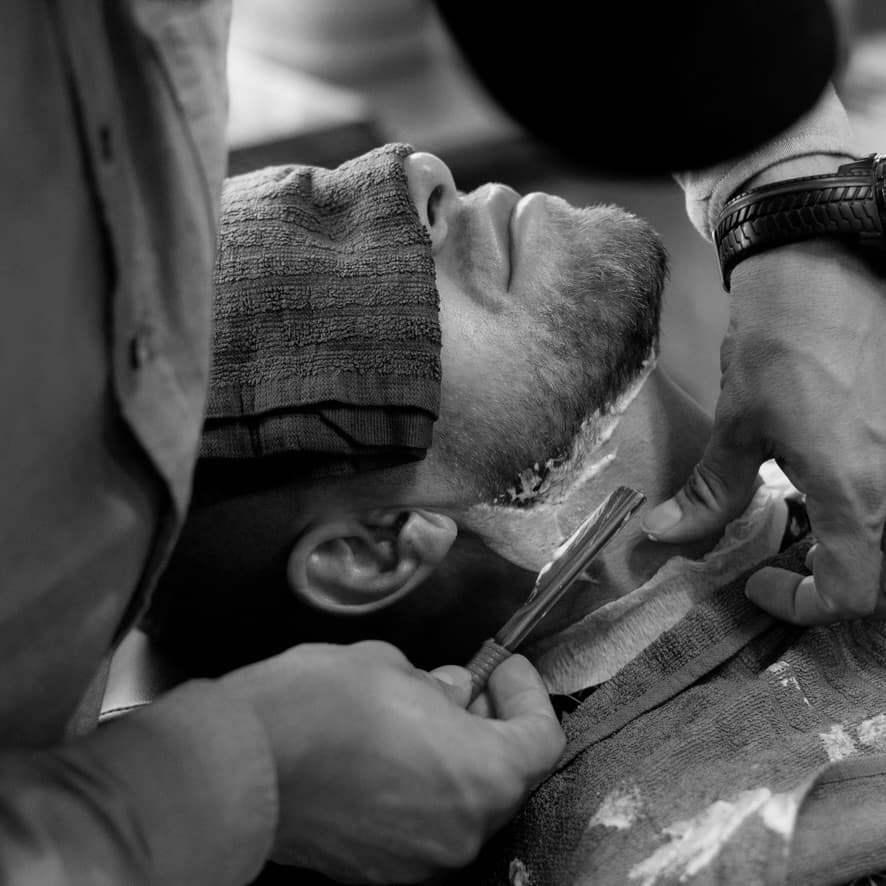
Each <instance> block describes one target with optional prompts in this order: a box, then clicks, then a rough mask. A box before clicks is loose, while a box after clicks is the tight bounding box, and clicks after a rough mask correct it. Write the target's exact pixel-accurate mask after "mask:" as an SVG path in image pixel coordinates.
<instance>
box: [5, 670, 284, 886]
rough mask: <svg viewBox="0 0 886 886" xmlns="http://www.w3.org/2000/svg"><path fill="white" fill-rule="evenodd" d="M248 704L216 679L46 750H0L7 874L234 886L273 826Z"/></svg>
mask: <svg viewBox="0 0 886 886" xmlns="http://www.w3.org/2000/svg"><path fill="white" fill-rule="evenodd" d="M276 790H277V789H276V776H275V773H274V764H273V760H272V758H271V755H270V750H269V748H268V745H267V738H266V736H265V734H264V729H263V727H262V726H261V724H260V723H259V722H258V720H256V719H255V716H254V714H253V713H252V711H251V710H250V709H248V708H247V707H246V706H244V705H243V704H242V703H240V702H238V701H236V700H235V699H233V698H232V697H230V696H229V695H228V694H227V693H226V692H225V690H224V689H223V688H222V687H220V686H218V685H216V684H211V683H209V682H195V683H189V684H185V685H184V686H183V687H181V688H180V689H177V690H175V691H174V692H172V693H170V694H169V695H168V696H166V697H165V698H163V699H161V700H160V701H158V702H157V703H155V704H154V705H152V706H150V707H149V708H146V709H144V710H143V711H139V712H136V713H133V714H130V715H127V716H125V717H123V718H120V719H118V720H117V721H114V722H112V723H109V724H107V725H106V726H102V727H100V728H99V729H98V731H97V732H95V733H93V734H92V735H90V736H88V737H85V738H83V739H79V740H77V741H75V742H72V743H71V744H69V745H65V746H62V747H59V748H55V749H52V750H49V751H26V752H18V751H17V752H9V753H2V754H0V882H3V883H7V882H9V883H15V884H16V886H80V884H84V886H85V884H89V886H95V884H109V886H110V884H115V886H116V884H122V883H127V884H128V883H133V884H136V883H138V884H143V883H144V884H157V886H177V884H182V886H185V884H187V886H235V884H244V883H247V882H249V881H250V880H251V879H252V878H254V877H255V876H256V875H257V873H258V871H259V870H260V868H261V866H262V864H263V862H264V859H265V857H266V856H267V854H268V852H269V851H270V846H271V841H272V839H273V835H274V831H275V828H276V818H277V793H276Z"/></svg>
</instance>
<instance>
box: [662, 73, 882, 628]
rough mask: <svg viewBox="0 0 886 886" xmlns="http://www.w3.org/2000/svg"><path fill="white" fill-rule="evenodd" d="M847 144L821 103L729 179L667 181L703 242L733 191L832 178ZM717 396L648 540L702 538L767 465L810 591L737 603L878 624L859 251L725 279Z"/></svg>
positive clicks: (779, 252)
mask: <svg viewBox="0 0 886 886" xmlns="http://www.w3.org/2000/svg"><path fill="white" fill-rule="evenodd" d="M852 141H853V139H852V133H851V129H850V127H849V122H848V120H847V118H846V115H845V112H844V111H843V109H842V106H841V105H840V103H839V100H838V99H837V97H836V96H835V95H834V93H833V90H831V89H830V88H829V89H828V90H827V91H826V93H825V94H824V96H823V97H822V99H821V101H820V102H819V104H818V106H817V107H816V108H815V109H814V111H813V112H812V113H811V114H809V115H807V116H806V117H804V118H803V120H801V121H799V122H798V124H796V125H795V126H794V127H793V128H792V129H790V130H788V131H787V132H786V133H785V134H784V135H783V136H781V137H779V138H778V139H775V140H774V141H773V142H771V143H770V144H768V145H766V146H764V147H763V148H761V149H760V150H758V151H756V152H755V153H754V154H752V155H750V156H748V157H746V158H743V159H742V160H740V161H738V162H736V163H735V164H731V165H730V164H724V165H721V166H719V167H717V168H716V169H713V170H705V171H703V172H700V173H687V174H684V175H681V176H678V180H679V181H680V183H681V184H682V185H683V187H684V189H685V190H686V196H687V209H688V211H689V216H690V218H691V219H692V221H693V223H694V224H695V226H696V227H697V228H698V229H699V231H700V232H701V233H702V234H703V235H704V236H705V237H707V238H708V239H710V238H711V232H712V229H713V227H714V225H715V224H716V220H717V218H718V216H719V213H720V210H721V209H722V207H723V205H724V203H725V202H726V201H727V200H728V199H729V198H730V197H731V196H732V194H733V193H734V192H735V191H737V190H740V189H741V190H745V189H747V188H755V187H758V186H761V185H766V184H769V183H772V182H777V181H783V180H786V179H793V178H797V177H800V176H806V175H818V174H822V173H833V172H834V171H835V170H836V168H837V167H838V166H839V165H840V164H841V163H843V162H846V161H847V160H848V159H851V158H852V155H853V147H852ZM729 297H730V322H729V328H728V331H727V334H726V337H725V339H724V341H723V344H722V348H721V367H722V373H723V374H722V379H721V393H720V397H719V400H718V403H717V409H716V415H715V423H714V428H713V432H712V437H711V440H710V442H709V445H708V447H707V450H706V452H705V455H704V457H703V459H702V461H701V462H700V463H699V465H698V466H697V467H696V469H695V470H694V472H693V474H692V476H691V477H690V478H689V480H688V482H687V483H686V485H685V486H684V487H683V489H681V490H680V491H679V492H678V493H677V495H676V496H675V497H674V498H673V499H671V500H670V501H668V502H666V503H663V504H662V505H660V506H659V507H658V508H656V509H655V510H653V511H651V512H650V513H649V514H648V515H647V517H646V521H645V528H646V529H647V531H649V532H650V534H651V535H653V536H654V537H655V538H657V539H659V540H662V541H678V540H685V539H688V538H693V537H695V536H700V535H704V534H706V533H709V532H712V531H714V530H716V529H718V528H720V527H722V526H723V525H725V523H726V522H727V521H728V520H730V519H731V518H732V517H734V516H735V515H736V514H737V513H739V512H740V511H741V510H742V508H743V507H744V506H745V504H746V502H747V500H748V498H749V496H750V494H751V491H752V483H753V481H754V478H755V476H756V472H757V468H758V467H759V465H760V463H761V462H762V461H763V460H765V459H767V458H770V457H775V458H777V459H778V461H779V464H780V465H781V467H782V468H783V469H784V471H785V473H786V474H787V475H788V477H789V478H790V479H791V481H792V482H793V483H794V484H795V485H796V486H797V487H798V488H799V489H800V490H801V491H802V492H804V493H806V495H807V508H808V510H809V514H810V519H811V522H812V530H813V533H814V534H815V536H816V537H817V538H818V541H819V544H818V546H817V548H816V549H815V553H814V555H813V557H812V558H811V559H812V564H811V565H812V566H813V569H814V576H812V577H808V578H801V577H800V576H799V575H795V574H793V573H789V572H785V571H782V570H773V569H767V570H763V571H761V572H759V573H758V574H757V575H755V576H754V577H753V578H752V579H751V580H750V581H749V583H748V586H747V593H748V596H749V597H750V598H751V599H752V600H754V602H756V603H757V604H758V605H760V606H761V607H762V608H764V609H766V610H768V611H769V612H771V613H773V614H774V615H776V616H777V617H780V618H783V619H786V620H788V621H792V622H796V623H800V624H817V623H824V622H830V621H836V620H840V619H845V618H853V617H858V616H867V615H872V614H874V615H879V616H882V615H883V614H884V613H886V609H884V606H883V602H882V595H881V592H880V588H881V577H880V576H881V560H882V554H881V538H882V533H883V526H884V519H886V400H884V399H883V396H882V383H883V379H884V378H886V280H884V278H883V277H882V276H881V274H880V273H878V272H877V271H876V270H875V269H873V268H872V266H871V264H870V263H869V262H867V261H866V260H865V259H864V258H863V257H862V256H861V255H860V253H859V250H858V248H857V247H851V246H847V245H845V244H844V243H841V242H840V241H838V240H835V239H831V238H824V237H817V238H815V239H811V240H807V241H805V242H801V243H794V244H790V245H782V246H779V247H777V248H774V249H769V250H766V251H763V252H761V253H759V254H757V255H753V256H750V257H748V258H746V259H744V260H743V261H740V262H739V263H738V264H737V265H736V267H735V268H734V270H733V271H732V276H731V286H730V296H729Z"/></svg>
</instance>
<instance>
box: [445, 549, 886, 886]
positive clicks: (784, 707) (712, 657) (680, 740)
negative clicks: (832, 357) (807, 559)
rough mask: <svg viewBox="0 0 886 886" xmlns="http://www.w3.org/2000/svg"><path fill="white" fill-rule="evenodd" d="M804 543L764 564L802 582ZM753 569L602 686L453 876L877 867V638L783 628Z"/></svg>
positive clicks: (883, 748) (723, 873)
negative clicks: (761, 595) (752, 594)
mask: <svg viewBox="0 0 886 886" xmlns="http://www.w3.org/2000/svg"><path fill="white" fill-rule="evenodd" d="M808 547H809V541H806V542H804V543H801V544H799V545H796V546H795V547H793V548H790V549H788V550H787V551H786V552H785V553H784V554H782V555H779V556H778V557H777V558H776V559H775V560H774V563H775V564H776V565H780V566H783V567H786V568H792V569H795V570H797V571H803V558H804V555H805V553H806V551H807V550H808ZM746 578H747V576H743V577H742V579H740V580H739V581H737V582H736V583H734V584H732V585H729V586H727V587H725V588H724V589H723V590H722V591H721V592H720V593H719V594H718V595H716V596H715V597H713V598H711V599H709V600H706V601H704V602H703V603H701V604H700V605H699V606H698V607H696V608H695V609H694V610H693V611H692V612H691V613H690V614H689V615H687V616H686V618H685V619H684V620H683V621H682V622H681V623H680V624H678V625H677V626H675V627H674V628H672V629H671V630H670V631H668V632H666V633H665V634H664V635H662V637H660V638H659V639H658V640H657V641H656V642H655V643H653V644H652V645H651V646H650V647H649V648H648V649H647V650H646V651H645V652H644V653H642V654H641V655H640V656H639V657H638V658H637V659H635V660H634V661H633V662H631V663H630V664H629V665H627V666H626V667H625V668H624V669H622V670H621V671H620V672H619V673H618V674H616V675H615V676H614V677H613V678H612V679H610V680H609V681H608V682H606V683H604V684H602V685H601V686H600V687H599V688H598V689H597V690H596V691H595V692H594V693H593V694H591V695H590V697H589V698H588V699H587V701H585V702H584V703H583V704H582V705H581V706H580V707H579V708H578V709H577V710H576V711H575V713H574V714H572V715H569V716H567V718H566V720H565V721H564V724H563V725H564V730H565V732H566V736H567V739H568V746H567V748H566V751H565V752H564V754H563V757H562V758H561V760H560V764H559V766H558V768H557V771H556V772H555V773H554V774H553V775H552V776H551V777H550V778H549V779H548V780H547V781H545V782H544V783H543V784H542V785H541V786H540V787H539V788H538V790H537V791H536V792H535V793H534V794H533V796H532V797H531V799H530V801H529V802H528V803H527V805H526V806H525V808H524V809H523V810H522V812H521V813H520V814H519V815H518V816H517V818H516V819H515V820H514V821H513V822H512V823H511V824H509V825H508V826H507V827H506V828H505V829H504V830H503V831H501V832H500V833H499V834H498V835H496V837H494V838H493V840H492V841H491V842H490V843H489V844H487V846H486V847H485V849H484V851H483V853H482V854H481V856H480V859H479V860H478V862H477V864H476V865H475V866H474V867H473V868H472V869H471V870H469V871H467V872H464V873H463V874H461V875H460V876H458V877H456V878H455V879H454V882H457V883H471V884H480V883H483V884H490V886H491V884H508V883H510V884H514V886H528V884H532V886H549V884H554V886H560V884H569V886H601V884H602V886H609V884H612V886H615V884H624V886H678V884H679V886H724V884H728V886H732V884H759V886H763V884H767V886H768V884H771V886H782V884H794V883H797V884H799V883H802V884H804V886H814V884H842V883H846V882H847V881H849V880H851V879H852V878H853V877H857V876H861V875H863V874H867V873H871V872H874V871H878V870H886V839H884V835H886V802H884V797H886V631H884V627H886V626H884V623H883V622H873V621H856V622H850V623H844V624H838V625H829V626H825V627H817V628H808V629H803V628H798V627H794V626H791V625H786V624H783V623H779V622H776V621H775V620H774V619H772V618H771V617H770V616H768V615H767V614H766V613H764V612H763V611H762V610H759V609H757V608H756V607H755V606H753V605H752V604H751V603H750V602H749V601H748V600H747V599H746V598H745V596H744V593H743V585H744V580H745V579H746Z"/></svg>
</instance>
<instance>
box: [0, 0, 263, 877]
mask: <svg viewBox="0 0 886 886" xmlns="http://www.w3.org/2000/svg"><path fill="white" fill-rule="evenodd" d="M229 12H230V10H229V8H228V4H227V3H223V2H218V3H215V2H187V3H183V2H173V0H146V2H136V0H117V2H114V3H103V2H100V0H89V2H86V0H84V2H81V3H76V4H73V3H67V2H62V0H54V2H51V0H9V2H6V3H4V4H3V8H2V11H0V43H2V48H0V68H2V73H3V76H2V77H0V107H2V109H3V116H4V119H5V120H7V121H14V123H13V124H11V125H5V126H4V127H2V131H0V141H2V144H3V147H2V156H3V164H2V166H0V179H2V193H3V195H4V201H3V212H4V213H5V219H4V225H3V229H4V237H3V241H2V243H0V271H2V274H0V279H2V280H3V283H4V286H5V287H6V297H5V298H4V319H3V322H2V323H0V385H2V396H3V402H4V404H5V407H6V408H5V411H4V415H5V417H4V425H3V434H2V435H0V472H2V488H3V491H4V494H3V496H0V575H2V576H3V585H2V595H0V662H2V667H0V747H2V748H3V750H2V752H0V786H2V787H0V882H3V883H7V882H9V883H15V884H16V886H31V884H35V886H37V884H39V886H53V884H57V883H59V884H60V883H64V884H72V883H89V884H96V883H114V884H121V883H164V884H171V883H187V884H190V886H199V884H201V883H205V884H212V886H218V884H224V883H232V884H233V883H242V882H245V881H246V880H248V879H249V877H251V876H253V875H254V873H255V872H256V871H257V870H258V868H259V867H260V865H261V863H262V861H263V859H264V857H265V856H266V854H267V852H268V849H269V846H270V842H271V839H272V836H273V830H274V827H275V824H276V784H275V777H274V771H273V761H272V759H271V756H270V751H269V748H268V746H267V738H266V736H265V733H264V730H263V727H262V726H261V724H260V723H259V721H258V720H257V718H256V717H255V715H254V714H253V713H252V711H251V709H249V708H248V706H247V705H244V704H242V703H239V702H237V701H236V700H234V699H232V698H230V697H228V695H227V694H226V693H225V692H224V691H223V690H222V689H221V688H220V687H219V686H218V685H216V684H213V683H209V682H202V683H191V684H188V685H186V686H184V687H183V688H181V689H180V690H177V691H176V692H173V693H171V694H170V695H169V696H168V697H166V698H165V699H163V700H160V701H159V702H158V703H157V704H156V705H154V706H152V708H151V709H150V710H147V711H144V712H140V713H139V714H138V715H134V716H133V717H132V718H131V719H128V718H127V721H126V722H125V723H124V722H120V723H113V724H109V725H108V726H107V727H102V728H101V729H99V730H98V731H97V732H95V733H93V734H92V735H90V736H88V737H80V738H73V733H76V732H79V731H82V730H83V729H86V728H91V727H92V726H94V722H95V713H96V711H97V705H96V704H95V702H96V701H97V700H98V699H99V698H100V692H101V675H102V671H103V661H105V660H106V658H107V656H108V653H109V652H110V650H111V649H112V648H113V645H114V643H115V642H116V640H117V639H119V637H120V636H121V635H122V633H123V632H124V631H125V630H126V628H127V627H128V626H130V625H131V624H132V623H133V621H134V620H135V618H136V617H137V615H138V613H139V612H140V611H141V610H142V608H143V607H144V605H145V602H146V599H147V595H148V593H149V590H150V586H151V583H152V580H153V577H154V576H155V575H156V573H157V570H158V568H159V567H160V566H161V565H162V563H163V562H164V560H165V558H166V557H167V555H168V552H169V549H170V547H171V544H172V543H173V541H174V538H175V535H176V533H177V531H178V527H179V525H180V523H181V520H182V518H183V515H184V513H185V510H186V507H187V502H188V497H189V491H190V482H191V470H192V465H193V460H194V456H195V452H196V448H197V443H198V440H199V434H200V427H201V419H202V412H203V407H204V400H205V387H206V376H207V368H208V367H207V362H208V338H209V335H208V334H209V305H210V280H211V271H212V262H213V256H214V247H215V238H216V217H217V209H218V197H219V194H220V188H221V181H222V177H223V174H224V164H225V142H224V122H225V110H226V108H225V68H224V60H225V52H224V50H225V43H226V39H227V26H228V18H229ZM90 684H92V685H93V686H94V687H95V690H94V691H93V693H92V696H91V698H89V699H88V701H89V703H88V704H85V705H84V703H83V699H84V695H85V694H88V693H87V690H88V689H89V687H90ZM65 739H69V740H68V741H67V742H66V743H63V742H64V740H65Z"/></svg>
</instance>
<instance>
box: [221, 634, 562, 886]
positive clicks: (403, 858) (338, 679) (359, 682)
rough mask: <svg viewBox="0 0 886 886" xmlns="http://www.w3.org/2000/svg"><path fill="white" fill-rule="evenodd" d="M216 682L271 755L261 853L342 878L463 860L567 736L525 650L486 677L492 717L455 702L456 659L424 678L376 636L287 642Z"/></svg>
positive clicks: (393, 876) (460, 674) (460, 684)
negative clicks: (343, 641) (251, 715)
mask: <svg viewBox="0 0 886 886" xmlns="http://www.w3.org/2000/svg"><path fill="white" fill-rule="evenodd" d="M222 682H223V683H224V684H225V686H226V688H227V689H229V690H230V691H233V692H234V693H236V694H238V695H239V696H240V697H245V698H246V699H247V700H248V701H249V702H250V703H251V705H252V707H253V709H254V710H255V711H256V713H257V715H258V717H259V719H260V720H261V721H262V723H263V724H264V726H265V728H266V730H267V733H268V736H269V738H270V743H271V747H272V750H273V752H274V756H275V759H276V762H277V780H278V786H279V808H280V813H279V823H278V828H277V837H276V843H275V850H274V854H273V856H272V857H273V858H274V859H275V860H276V861H279V862H281V863H284V864H293V865H299V866H301V867H307V868H311V869H313V870H317V871H320V872H322V873H324V874H326V875H328V876H331V877H333V878H334V879H336V880H339V881H343V882H355V883H356V882H360V883H390V882H396V883H408V882H416V881H419V880H424V879H427V878H428V877H430V876H432V875H434V874H436V873H439V872H441V871H443V870H447V869H452V868H457V867H462V866H464V865H466V864H468V863H469V862H470V861H472V860H473V858H474V857H475V856H476V854H477V852H478V851H479V849H480V847H481V846H482V844H483V843H484V842H485V840H486V839H487V838H488V837H489V836H490V835H491V834H492V833H493V832H494V831H495V830H496V829H497V828H499V827H500V826H501V825H502V824H504V823H505V822H506V821H507V820H508V819H509V818H510V817H511V816H512V815H513V814H514V813H515V812H516V811H517V809H518V808H519V806H520V805H521V804H522V802H523V800H524V799H525V797H526V795H527V793H528V792H529V790H531V788H532V787H533V786H534V785H535V784H536V783H537V782H538V781H539V780H540V779H542V778H543V777H544V776H545V775H546V774H547V773H548V772H550V771H551V770H552V769H553V767H554V766H555V764H556V762H557V760H558V758H559V756H560V754H561V753H562V751H563V747H564V742H565V739H564V736H563V732H562V730H561V729H560V724H559V722H558V721H557V718H556V715H555V714H554V712H553V710H552V708H551V705H550V701H549V699H548V695H547V692H546V690H545V688H544V684H543V683H542V682H541V678H540V677H539V676H538V674H537V673H536V671H535V669H534V668H533V667H532V666H531V665H530V664H529V662H528V661H527V660H526V659H525V658H523V657H522V656H513V657H512V658H510V659H508V660H507V661H506V662H504V663H503V664H502V665H500V666H499V668H498V669H497V670H496V671H495V673H494V674H493V675H492V678H491V680H490V683H489V695H490V698H491V700H492V704H493V707H494V710H495V712H496V714H497V717H498V719H485V718H484V717H482V716H476V715H474V714H472V713H468V712H467V711H465V710H464V707H465V705H466V704H467V701H468V697H469V694H470V675H469V674H468V672H467V671H466V670H465V669H464V668H459V667H454V666H447V667H445V668H440V669H438V670H437V671H435V672H433V673H432V674H429V673H427V672H425V671H420V670H417V669H416V668H414V667H413V666H412V665H411V664H410V663H409V662H408V661H407V660H406V658H405V657H404V656H403V655H402V654H401V653H400V652H399V651H398V650H397V649H395V648H394V647H393V646H389V645H387V644H385V643H378V642H364V643H357V644H354V645H352V646H332V645H321V644H305V645H303V646H297V647H295V648H294V649H291V650H289V651H288V652H286V653H283V654H282V655H279V656H277V657H276V658H272V659H269V660H268V661H264V662H260V663H258V664H255V665H251V666H249V667H246V668H243V669H241V670H239V671H236V672H234V673H232V674H229V675H227V676H226V677H224V678H222Z"/></svg>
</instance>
